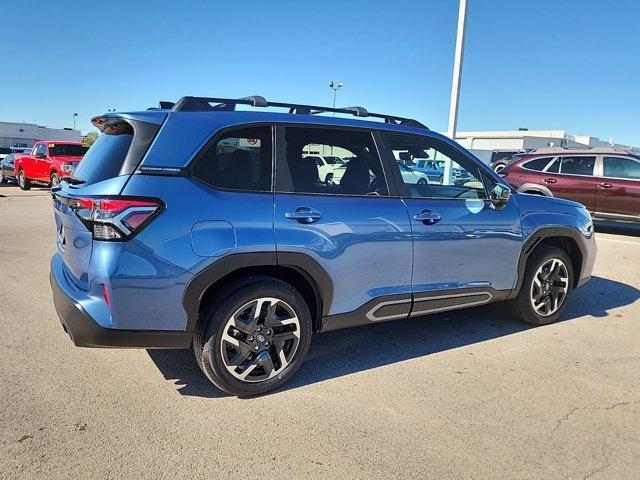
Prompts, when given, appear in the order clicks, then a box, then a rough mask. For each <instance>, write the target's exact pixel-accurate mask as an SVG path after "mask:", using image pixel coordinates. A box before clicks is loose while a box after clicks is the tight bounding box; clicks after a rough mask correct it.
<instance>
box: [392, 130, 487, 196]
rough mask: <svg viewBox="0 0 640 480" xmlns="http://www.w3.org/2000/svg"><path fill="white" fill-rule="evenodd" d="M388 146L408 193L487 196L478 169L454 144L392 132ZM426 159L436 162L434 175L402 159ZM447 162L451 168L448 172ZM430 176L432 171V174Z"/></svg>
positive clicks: (409, 194) (418, 194)
mask: <svg viewBox="0 0 640 480" xmlns="http://www.w3.org/2000/svg"><path fill="white" fill-rule="evenodd" d="M389 147H390V148H391V151H392V152H393V157H394V158H395V160H396V165H397V167H398V170H399V173H400V177H401V179H402V182H403V183H404V185H405V187H406V190H407V193H408V196H410V197H414V198H447V199H458V198H460V199H468V198H476V199H486V198H487V196H486V192H485V188H484V184H483V182H482V175H481V173H480V169H479V167H478V166H477V165H475V164H474V163H473V162H471V161H470V160H467V159H465V158H464V157H463V156H462V155H461V154H460V153H458V152H456V151H455V150H454V149H453V148H450V147H446V146H441V145H440V144H436V143H435V142H433V140H430V139H428V138H418V137H406V136H397V137H396V136H391V137H389ZM407 158H408V159H410V161H413V162H418V161H419V160H418V159H429V160H430V161H432V162H434V164H435V165H437V169H438V170H437V173H439V175H438V177H437V179H435V180H429V177H428V176H427V175H426V174H425V173H423V172H420V171H419V170H414V169H413V168H411V167H408V166H407V165H406V164H405V163H404V162H403V160H404V159H407ZM447 164H449V165H450V168H449V169H448V172H447V168H446V167H447ZM431 178H432V179H433V175H432V176H431Z"/></svg>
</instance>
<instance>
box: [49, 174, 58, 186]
mask: <svg viewBox="0 0 640 480" xmlns="http://www.w3.org/2000/svg"><path fill="white" fill-rule="evenodd" d="M58 185H60V177H58V175H57V174H56V173H54V174H53V175H51V186H52V187H57V186H58Z"/></svg>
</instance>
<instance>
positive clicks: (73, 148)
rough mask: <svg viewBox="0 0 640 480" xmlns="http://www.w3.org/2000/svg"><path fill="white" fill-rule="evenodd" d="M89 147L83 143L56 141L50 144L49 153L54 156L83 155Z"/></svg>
mask: <svg viewBox="0 0 640 480" xmlns="http://www.w3.org/2000/svg"><path fill="white" fill-rule="evenodd" d="M87 150H88V148H87V147H83V146H82V145H74V144H69V143H56V144H51V145H49V155H50V156H52V157H82V156H83V155H84V154H85V153H87Z"/></svg>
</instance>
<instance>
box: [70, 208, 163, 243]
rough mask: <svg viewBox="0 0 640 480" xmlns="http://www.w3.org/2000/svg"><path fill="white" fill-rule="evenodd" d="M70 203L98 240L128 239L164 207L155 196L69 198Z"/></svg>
mask: <svg viewBox="0 0 640 480" xmlns="http://www.w3.org/2000/svg"><path fill="white" fill-rule="evenodd" d="M66 203H67V205H69V207H70V208H71V209H72V210H73V211H74V212H75V213H76V215H77V216H78V218H80V220H81V221H82V223H84V225H85V226H86V227H87V228H88V229H89V230H91V231H92V232H93V238H94V239H95V240H109V241H118V240H127V239H129V238H131V237H132V236H133V235H135V234H137V233H138V232H140V230H142V229H143V228H144V227H145V226H147V225H148V223H149V222H150V221H151V220H152V219H153V218H154V217H155V216H156V215H158V214H159V213H160V212H161V211H162V209H163V208H164V205H163V203H162V202H161V201H160V200H156V199H152V198H144V199H140V198H135V199H133V198H126V197H118V198H88V197H73V198H68V199H67V202H66Z"/></svg>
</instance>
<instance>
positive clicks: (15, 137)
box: [0, 122, 82, 147]
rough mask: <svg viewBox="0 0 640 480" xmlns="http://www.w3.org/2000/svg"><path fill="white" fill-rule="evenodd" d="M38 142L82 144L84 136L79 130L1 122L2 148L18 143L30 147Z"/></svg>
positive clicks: (0, 140) (0, 143) (0, 144)
mask: <svg viewBox="0 0 640 480" xmlns="http://www.w3.org/2000/svg"><path fill="white" fill-rule="evenodd" d="M37 140H54V141H55V140H58V141H67V142H80V141H82V135H81V133H80V131H79V130H65V129H62V128H48V127H43V126H41V125H36V124H34V123H16V122H0V146H3V147H12V146H13V145H14V144H16V143H18V144H22V143H26V144H27V147H30V146H32V145H33V144H34V143H35V142H36V141H37Z"/></svg>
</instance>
